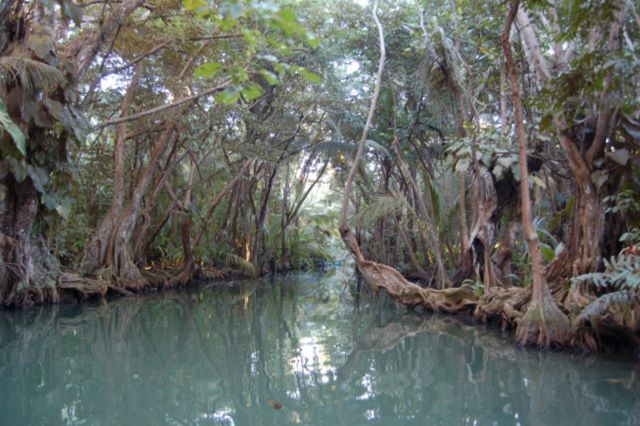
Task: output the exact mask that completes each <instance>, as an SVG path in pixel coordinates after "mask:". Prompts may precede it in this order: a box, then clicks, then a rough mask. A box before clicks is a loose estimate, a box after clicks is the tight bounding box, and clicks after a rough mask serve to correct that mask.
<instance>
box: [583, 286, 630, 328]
mask: <svg viewBox="0 0 640 426" xmlns="http://www.w3.org/2000/svg"><path fill="white" fill-rule="evenodd" d="M637 303H638V294H637V293H636V292H635V291H631V290H621V291H615V292H613V293H607V294H605V295H603V296H601V297H599V298H598V299H596V300H595V301H593V302H592V303H591V304H589V306H587V307H586V308H584V309H583V310H582V312H580V315H578V316H577V317H576V320H575V322H576V324H583V323H586V322H593V321H594V320H600V319H602V318H604V317H606V316H608V314H610V313H612V312H613V311H614V310H615V311H618V312H623V311H624V310H625V309H627V308H633V307H634V306H637ZM622 316H624V315H622Z"/></svg>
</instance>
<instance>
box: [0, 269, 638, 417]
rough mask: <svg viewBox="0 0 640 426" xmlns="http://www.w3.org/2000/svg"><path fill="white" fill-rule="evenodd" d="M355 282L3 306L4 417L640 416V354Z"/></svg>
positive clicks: (282, 280) (0, 389) (241, 286)
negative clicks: (581, 343) (549, 347)
mask: <svg viewBox="0 0 640 426" xmlns="http://www.w3.org/2000/svg"><path fill="white" fill-rule="evenodd" d="M347 279H348V277H346V276H345V275H343V274H342V273H341V272H339V271H335V272H333V273H331V274H326V275H325V274H293V275H288V276H284V277H279V278H276V279H272V280H270V279H265V280H261V281H237V282H234V283H232V284H225V285H216V286H207V287H202V288H199V289H198V290H197V291H191V292H176V293H165V294H162V295H148V296H144V297H139V298H129V299H120V300H116V301H113V302H111V303H109V304H106V305H100V306H96V305H93V306H82V307H73V306H66V307H64V306H63V307H54V308H46V309H38V310H34V311H29V312H0V425H58V424H68V425H162V424H169V425H238V426H253V425H255V426H258V425H264V426H266V425H287V424H302V425H330V426H337V425H359V424H378V425H517V424H521V425H616V424H620V425H638V424H640V367H639V363H638V362H633V361H632V360H629V361H624V360H615V359H612V358H598V357H585V356H578V355H571V354H566V353H551V352H538V351H534V350H523V349H518V348H516V347H514V345H513V344H512V342H511V341H510V340H509V337H506V336H502V335H501V334H500V333H499V332H497V331H495V330H492V329H486V328H483V327H478V326H475V325H473V324H470V323H469V322H466V321H461V320H460V319H458V318H455V317H450V316H436V315H426V314H412V313H408V312H406V310H405V309H404V308H402V307H398V306H395V305H394V304H393V303H392V302H390V301H388V300H386V299H385V298H376V297H375V296H374V295H372V294H368V293H369V292H365V294H362V295H361V296H360V297H359V300H357V301H356V300H354V297H353V296H352V294H351V291H350V289H349V287H346V286H345V282H346V281H347ZM356 302H357V303H356Z"/></svg>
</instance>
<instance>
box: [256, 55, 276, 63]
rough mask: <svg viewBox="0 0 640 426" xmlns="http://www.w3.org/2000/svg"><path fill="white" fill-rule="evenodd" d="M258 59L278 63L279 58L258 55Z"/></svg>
mask: <svg viewBox="0 0 640 426" xmlns="http://www.w3.org/2000/svg"><path fill="white" fill-rule="evenodd" d="M258 59H263V60H265V61H267V62H278V58H277V57H276V56H274V55H258Z"/></svg>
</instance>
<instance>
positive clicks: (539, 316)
mask: <svg viewBox="0 0 640 426" xmlns="http://www.w3.org/2000/svg"><path fill="white" fill-rule="evenodd" d="M570 328H571V323H570V322H569V319H568V318H567V316H566V315H565V314H564V313H563V312H562V311H561V310H560V309H559V308H558V306H557V305H556V303H555V300H553V297H552V296H551V293H550V292H549V293H547V294H546V295H543V296H542V303H540V302H539V301H538V300H536V299H535V298H532V300H531V303H530V304H529V307H528V309H527V311H526V313H525V314H524V316H523V317H522V319H521V320H520V322H519V323H518V328H517V329H516V339H517V340H518V343H520V344H521V345H536V346H539V347H544V348H548V347H549V346H551V345H552V344H554V345H557V344H564V342H566V341H567V340H568V337H569V330H570Z"/></svg>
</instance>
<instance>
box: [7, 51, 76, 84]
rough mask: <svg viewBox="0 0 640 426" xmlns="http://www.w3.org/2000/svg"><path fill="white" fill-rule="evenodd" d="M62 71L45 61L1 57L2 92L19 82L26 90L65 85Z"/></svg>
mask: <svg viewBox="0 0 640 426" xmlns="http://www.w3.org/2000/svg"><path fill="white" fill-rule="evenodd" d="M65 82H66V79H65V77H64V75H63V74H62V72H61V71H60V70H59V69H57V68H55V67H52V66H51V65H48V64H45V63H43V62H38V61H34V60H33V59H28V58H21V57H17V56H5V57H0V93H5V92H6V90H7V87H9V86H10V85H11V84H14V83H18V84H19V85H20V86H22V87H23V88H24V89H25V90H26V91H28V92H33V91H35V90H44V89H51V88H55V87H58V86H62V85H64V84H65Z"/></svg>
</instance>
